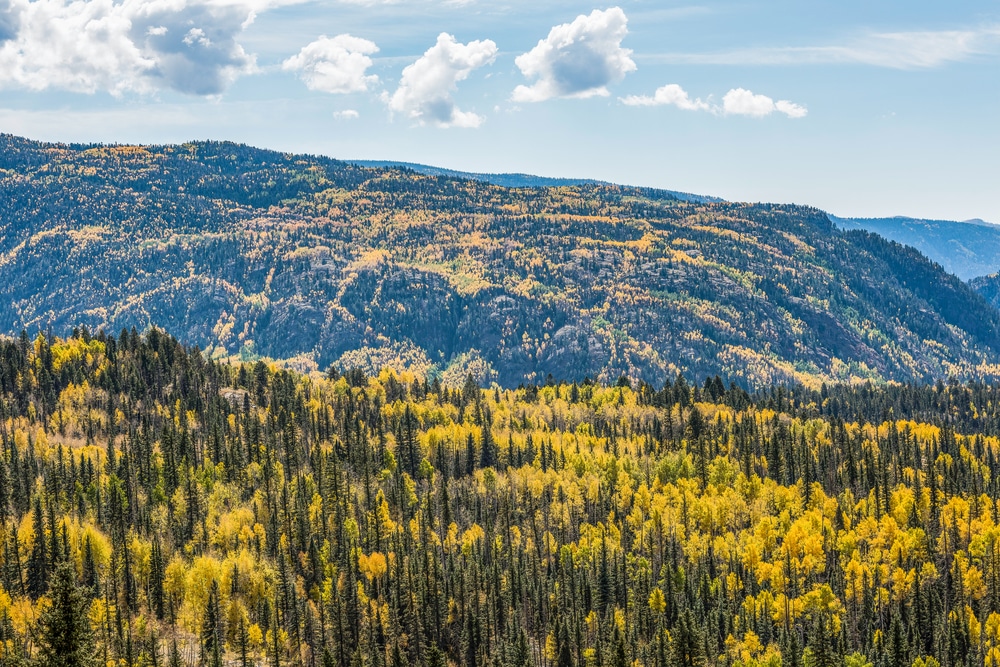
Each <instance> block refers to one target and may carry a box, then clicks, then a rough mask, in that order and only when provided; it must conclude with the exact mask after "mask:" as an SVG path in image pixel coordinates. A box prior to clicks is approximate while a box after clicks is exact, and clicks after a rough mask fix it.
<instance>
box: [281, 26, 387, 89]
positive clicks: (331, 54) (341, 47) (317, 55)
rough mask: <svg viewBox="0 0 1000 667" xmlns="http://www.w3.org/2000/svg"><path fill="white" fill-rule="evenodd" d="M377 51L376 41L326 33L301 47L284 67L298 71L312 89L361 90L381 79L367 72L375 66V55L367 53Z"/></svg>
mask: <svg viewBox="0 0 1000 667" xmlns="http://www.w3.org/2000/svg"><path fill="white" fill-rule="evenodd" d="M377 52H378V47H377V46H376V45H375V42H370V41H368V40H367V39H361V38H360V37H354V36H352V35H337V36H336V37H332V38H331V37H327V36H326V35H323V36H322V37H320V38H319V39H317V40H316V41H315V42H312V43H311V44H307V45H306V46H304V47H302V50H301V51H299V53H298V54H297V55H294V56H292V57H291V58H289V59H288V60H286V61H285V62H284V63H283V64H282V67H283V68H284V69H286V70H290V71H297V72H299V76H301V77H302V80H303V81H305V83H306V87H308V88H309V90H319V91H322V92H324V93H359V92H364V91H366V90H368V87H369V86H372V85H375V84H377V83H378V77H377V76H374V75H369V74H367V71H368V68H369V67H371V66H372V59H371V58H369V57H368V56H370V55H371V54H373V53H377Z"/></svg>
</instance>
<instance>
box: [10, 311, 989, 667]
mask: <svg viewBox="0 0 1000 667" xmlns="http://www.w3.org/2000/svg"><path fill="white" fill-rule="evenodd" d="M998 406H1000V390H998V389H996V388H994V387H988V386H984V385H968V386H963V385H960V384H957V383H952V384H948V385H945V384H942V383H939V384H938V385H937V386H936V387H934V386H913V385H892V386H887V387H884V388H874V387H872V386H871V385H859V386H855V387H849V386H843V385H841V386H836V387H829V388H827V387H825V386H824V387H822V388H821V389H820V390H817V391H811V390H808V389H804V388H800V389H795V390H793V391H787V390H785V389H772V390H769V391H767V392H761V393H756V394H753V395H750V394H747V393H746V392H744V391H742V390H740V389H738V388H734V387H727V386H726V385H724V384H723V383H722V382H721V381H720V380H719V379H718V378H713V379H710V380H708V381H705V382H704V383H698V384H696V385H691V384H688V383H687V382H685V381H684V380H683V379H680V378H679V379H677V380H676V381H675V382H669V383H667V384H666V385H665V386H663V387H662V388H654V387H651V386H649V385H645V384H643V385H636V386H630V384H629V383H628V382H627V381H624V380H623V381H621V382H619V383H617V384H616V385H615V386H602V385H595V384H591V383H574V384H566V383H551V384H548V385H544V386H535V385H531V386H528V387H526V388H521V389H518V390H501V389H499V388H493V389H486V390H481V389H480V388H478V387H477V386H476V385H475V383H474V382H472V381H471V380H469V381H467V382H465V383H464V385H462V386H461V387H458V388H453V387H447V386H442V385H441V384H440V383H439V382H438V381H431V382H428V381H427V380H425V379H424V378H421V377H414V376H412V375H405V374H404V375H396V374H393V373H389V372H384V373H382V374H380V375H379V376H378V377H366V376H365V375H364V374H363V373H360V372H358V371H356V370H355V371H351V372H349V373H347V374H346V375H345V376H341V375H340V374H339V373H338V372H336V371H332V372H331V373H330V374H329V375H328V376H323V375H320V374H314V376H313V377H307V376H303V375H298V374H296V373H293V372H290V371H286V370H281V369H278V368H276V367H272V366H268V365H266V364H264V363H263V362H257V363H253V364H245V365H235V366H233V365H226V364H219V363H217V362H213V361H211V360H207V359H205V358H204V357H203V356H202V355H201V354H200V353H199V352H197V351H194V350H190V349H185V348H183V347H181V346H180V345H179V344H178V343H177V342H176V341H175V340H174V339H172V338H170V337H168V336H166V335H165V334H163V333H161V332H159V331H157V330H153V331H151V332H150V333H149V334H148V335H147V336H144V337H140V336H138V335H136V334H135V333H134V332H123V334H122V335H121V336H120V337H119V338H117V339H116V338H113V337H109V336H105V335H103V334H101V335H99V336H97V337H93V336H91V334H89V333H88V332H86V331H80V332H78V333H77V334H76V335H75V336H74V337H73V338H71V339H68V340H60V339H46V338H45V337H42V336H40V337H38V338H36V339H34V340H31V339H29V338H28V337H26V336H25V337H22V338H20V339H19V340H4V341H0V665H3V666H4V667H8V666H10V667H14V666H20V665H24V664H26V661H32V660H33V661H36V662H35V664H39V665H49V664H62V665H72V666H73V667H76V666H77V665H79V666H81V667H88V666H96V665H97V664H102V665H121V666H129V667H131V666H138V665H141V666H147V665H164V664H167V665H170V666H171V667H180V666H183V665H202V666H209V667H219V666H220V665H224V664H225V665H241V666H242V667H246V666H247V665H251V664H253V665H271V666H274V667H279V666H284V665H288V666H293V665H294V666H299V665H301V666H310V667H315V666H317V665H323V667H330V666H332V665H385V666H392V667H398V666H399V665H427V666H431V665H433V666H436V667H443V666H445V665H454V666H456V667H457V666H462V667H465V666H468V667H472V666H478V665H498V666H517V667H523V666H525V665H535V666H539V667H540V666H549V665H551V666H557V667H570V666H583V665H608V666H611V667H624V666H626V665H641V666H648V667H665V666H667V665H669V666H671V667H673V666H680V665H683V666H687V667H693V666H701V665H733V666H741V667H750V666H755V667H760V666H764V665H767V666H769V667H777V666H779V665H820V666H827V665H849V666H851V667H865V666H866V665H886V666H889V665H892V666H896V665H902V666H906V667H910V666H911V665H914V666H918V667H927V666H937V665H939V664H940V665H944V666H946V667H958V666H968V667H972V666H973V665H976V666H978V665H983V664H986V665H995V664H997V663H998V661H1000V540H998V535H1000V504H998V503H1000V498H998V495H1000V484H998V482H997V472H998V467H1000V462H998V461H1000V439H998V437H1000V411H998ZM873 416H874V419H873ZM67 655H69V656H72V657H73V658H74V661H73V662H71V663H67V662H52V656H56V657H58V658H60V659H64V658H65V657H66V656H67Z"/></svg>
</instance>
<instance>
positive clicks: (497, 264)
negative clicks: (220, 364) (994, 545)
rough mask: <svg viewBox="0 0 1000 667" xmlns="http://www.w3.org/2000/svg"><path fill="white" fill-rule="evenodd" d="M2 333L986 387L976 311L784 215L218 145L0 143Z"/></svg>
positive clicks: (754, 207)
mask: <svg viewBox="0 0 1000 667" xmlns="http://www.w3.org/2000/svg"><path fill="white" fill-rule="evenodd" d="M0 191H2V192H3V193H4V197H3V199H2V200H0V331H6V332H8V333H17V332H19V331H20V330H21V329H22V328H26V329H28V330H29V331H32V332H34V331H37V330H39V329H44V330H51V331H52V332H53V333H56V334H61V333H68V332H70V331H71V330H72V329H73V328H74V327H76V326H80V325H86V326H87V327H89V328H90V329H91V330H95V329H97V328H105V329H107V330H111V331H117V330H119V329H121V328H129V327H136V328H138V329H139V330H144V329H146V328H148V327H149V326H151V325H157V326H160V327H163V328H164V329H166V330H168V331H170V332H172V333H174V334H175V335H177V336H179V337H180V338H181V339H182V340H184V341H185V342H187V343H190V344H197V345H200V346H202V347H203V348H205V349H206V352H207V353H208V354H209V355H210V356H213V357H220V356H229V355H240V356H241V357H242V358H244V359H252V358H255V357H256V356H257V355H264V356H267V357H271V358H275V359H291V360H292V361H293V363H294V364H296V365H297V366H298V367H301V368H316V367H318V368H320V369H325V368H326V367H327V366H329V365H330V364H336V365H337V366H338V367H341V368H350V367H360V368H365V369H369V370H374V369H375V368H378V367H381V366H393V367H408V368H411V369H414V370H415V371H417V372H418V373H440V374H442V376H443V377H444V378H445V380H446V381H454V380H456V379H459V381H460V379H461V378H464V377H465V376H466V375H467V374H468V373H472V374H473V375H474V376H475V377H476V378H477V380H479V381H482V382H488V381H491V380H496V381H498V382H500V383H501V384H503V385H508V386H509V385H517V384H519V383H522V382H539V381H544V380H545V378H546V377H547V376H548V375H550V374H551V375H552V376H555V377H557V378H566V379H582V378H584V377H585V376H590V377H598V378H601V379H604V380H607V381H611V380H615V379H616V378H618V377H619V376H620V375H627V376H629V377H631V378H633V379H643V380H646V381H649V382H651V383H654V384H656V385H661V384H662V383H663V381H664V380H665V379H667V378H673V377H676V375H677V374H678V373H684V374H687V375H688V376H693V377H705V376H713V375H716V374H718V375H720V376H722V377H723V378H724V379H726V380H727V381H738V382H740V383H743V384H745V385H752V386H760V385H765V384H769V383H772V382H805V383H808V384H812V385H817V386H818V384H819V383H820V382H822V381H831V380H848V379H851V378H872V379H895V380H902V381H907V380H927V379H931V378H939V377H944V376H951V375H954V376H959V377H978V376H984V375H985V376H988V377H996V376H997V374H998V371H997V366H996V364H997V362H998V361H1000V359H998V356H1000V355H998V351H1000V334H998V332H1000V312H998V311H997V310H996V309H994V308H992V307H990V306H989V305H987V303H986V302H985V301H984V299H983V298H982V297H981V296H980V295H978V294H977V293H975V292H974V291H973V290H972V289H970V288H969V286H968V285H966V284H965V283H963V282H962V281H961V280H959V279H958V278H956V277H954V276H951V275H948V274H946V273H945V272H944V271H942V270H941V268H940V267H939V266H938V265H936V264H934V263H933V262H931V261H929V260H927V259H926V258H925V257H923V256H922V255H920V254H919V253H918V252H917V251H915V250H913V249H911V248H907V247H904V246H901V245H899V244H896V243H892V242H889V241H886V240H884V239H882V238H880V237H879V236H876V235H875V234H872V233H869V232H865V231H860V230H851V231H842V230H838V229H837V228H836V227H835V226H834V225H833V224H832V223H831V222H830V220H829V219H828V217H827V216H826V214H824V213H823V212H821V211H819V210H816V209H812V208H805V207H799V206H782V205H765V204H740V203H728V202H692V201H683V200H680V199H678V198H677V197H676V196H674V195H672V194H670V193H668V192H664V191H657V190H650V189H641V188H628V187H622V186H614V185H602V184H593V183H589V184H578V185H573V186H560V187H543V188H506V187H502V186H498V185H493V184H491V183H487V182H483V181H478V180H465V179H457V178H451V177H443V176H428V175H423V174H418V173H416V172H414V171H412V170H408V169H400V168H385V167H380V168H374V167H364V166H361V165H356V164H349V163H345V162H340V161H337V160H333V159H329V158H324V157H315V156H306V155H288V154H283V153H277V152H273V151H266V150H260V149H256V148H252V147H248V146H243V145H236V144H231V143H219V142H203V143H188V144H182V145H175V146H78V145H57V144H43V143H38V142H33V141H29V140H26V139H21V138H17V137H13V136H9V135H4V136H2V137H0Z"/></svg>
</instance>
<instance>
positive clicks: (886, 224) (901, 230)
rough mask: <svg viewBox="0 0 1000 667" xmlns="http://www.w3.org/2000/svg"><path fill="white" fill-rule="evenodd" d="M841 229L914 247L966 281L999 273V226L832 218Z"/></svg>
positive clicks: (908, 219)
mask: <svg viewBox="0 0 1000 667" xmlns="http://www.w3.org/2000/svg"><path fill="white" fill-rule="evenodd" d="M831 219H832V220H833V221H834V223H836V224H837V226H838V227H840V228H841V229H866V230H868V231H871V232H875V233H876V234H878V235H880V236H884V237H885V238H887V239H891V240H893V241H897V242H899V243H902V244H905V245H909V246H913V247H914V248H916V249H917V250H919V251H920V252H922V253H924V254H925V255H927V256H928V257H929V258H931V259H932V260H934V261H935V262H937V263H938V264H940V265H941V266H943V267H944V268H945V270H947V271H949V272H951V273H954V274H955V275H956V276H958V277H959V278H961V279H963V280H969V279H971V278H975V277H977V276H984V275H987V274H990V273H996V272H997V270H1000V225H991V224H990V223H988V222H983V221H982V220H968V221H966V222H953V221H949V220H920V219H916V218H904V217H896V218H833V217H832V218H831Z"/></svg>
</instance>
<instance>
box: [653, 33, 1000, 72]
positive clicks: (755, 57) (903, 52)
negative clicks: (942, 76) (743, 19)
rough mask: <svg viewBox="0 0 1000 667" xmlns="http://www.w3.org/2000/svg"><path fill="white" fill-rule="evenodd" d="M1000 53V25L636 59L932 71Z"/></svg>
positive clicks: (668, 61) (709, 63)
mask: <svg viewBox="0 0 1000 667" xmlns="http://www.w3.org/2000/svg"><path fill="white" fill-rule="evenodd" d="M996 55H1000V26H997V25H991V26H984V27H980V28H975V29H970V30H939V31H934V30H926V31H915V32H879V33H871V34H868V35H864V36H862V37H857V38H854V39H852V40H850V41H848V42H847V43H845V44H833V45H825V46H782V47H759V48H748V49H736V50H732V51H718V52H714V53H662V54H646V55H643V56H639V55H637V56H636V59H637V60H640V61H642V62H648V63H654V62H655V63H660V64H672V65H681V64H684V65H817V64H856V65H871V66H875V67H887V68H892V69H927V68H932V67H940V66H942V65H946V64H948V63H954V62H962V61H966V60H970V59H973V58H976V57H983V56H996Z"/></svg>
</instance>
